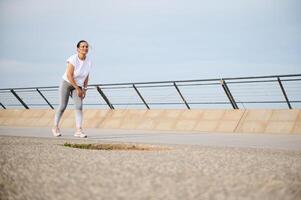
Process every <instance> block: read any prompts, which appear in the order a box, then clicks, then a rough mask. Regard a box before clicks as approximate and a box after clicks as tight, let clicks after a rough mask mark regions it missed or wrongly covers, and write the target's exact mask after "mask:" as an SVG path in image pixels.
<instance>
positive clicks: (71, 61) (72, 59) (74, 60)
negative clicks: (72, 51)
mask: <svg viewBox="0 0 301 200" xmlns="http://www.w3.org/2000/svg"><path fill="white" fill-rule="evenodd" d="M67 63H70V64H72V65H73V66H76V57H75V56H74V55H73V56H70V57H69V58H68V59H67Z"/></svg>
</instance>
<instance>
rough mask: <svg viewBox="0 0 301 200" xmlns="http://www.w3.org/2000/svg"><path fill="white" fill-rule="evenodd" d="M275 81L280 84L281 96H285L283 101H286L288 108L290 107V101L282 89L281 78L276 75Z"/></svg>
mask: <svg viewBox="0 0 301 200" xmlns="http://www.w3.org/2000/svg"><path fill="white" fill-rule="evenodd" d="M277 81H278V83H279V85H280V88H281V91H282V94H283V96H284V98H285V101H286V103H287V105H288V108H289V109H292V106H291V104H290V102H289V100H288V98H287V95H286V92H285V90H284V87H283V85H282V83H281V80H280V78H279V77H277Z"/></svg>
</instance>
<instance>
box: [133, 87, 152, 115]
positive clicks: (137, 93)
mask: <svg viewBox="0 0 301 200" xmlns="http://www.w3.org/2000/svg"><path fill="white" fill-rule="evenodd" d="M133 88H134V89H135V91H136V92H137V94H138V95H139V97H140V99H141V100H142V101H143V103H144V105H145V106H146V107H147V109H148V110H149V109H150V108H149V106H148V105H147V103H146V101H145V100H144V98H143V97H142V95H141V94H140V92H139V90H138V89H137V87H136V86H135V84H133Z"/></svg>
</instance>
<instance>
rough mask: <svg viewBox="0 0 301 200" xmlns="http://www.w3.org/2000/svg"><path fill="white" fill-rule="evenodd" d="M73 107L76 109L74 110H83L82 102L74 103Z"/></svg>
mask: <svg viewBox="0 0 301 200" xmlns="http://www.w3.org/2000/svg"><path fill="white" fill-rule="evenodd" d="M75 109H76V110H80V111H82V110H83V105H82V104H80V105H75Z"/></svg>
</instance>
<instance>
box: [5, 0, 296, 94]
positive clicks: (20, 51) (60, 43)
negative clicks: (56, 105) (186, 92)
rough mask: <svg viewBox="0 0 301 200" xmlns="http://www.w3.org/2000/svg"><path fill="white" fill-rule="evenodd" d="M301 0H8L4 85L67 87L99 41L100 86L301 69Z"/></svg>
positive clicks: (95, 53)
mask: <svg viewBox="0 0 301 200" xmlns="http://www.w3.org/2000/svg"><path fill="white" fill-rule="evenodd" d="M300 10H301V1H299V0H228V1H223V0H211V1H209V0H207V1H205V0H186V1H183V0H182V1H180V0H173V1H168V0H152V1H148V0H87V1H74V0H51V1H50V0H48V1H44V0H22V1H20V0H1V1H0V25H1V39H0V40H1V44H2V48H1V50H0V88H6V87H27V86H50V85H51V86H52V85H58V84H59V82H60V79H61V76H62V74H63V73H64V71H65V68H66V64H65V60H66V59H67V58H68V57H69V56H70V55H72V54H74V53H75V50H76V48H75V45H76V43H77V42H78V41H79V40H81V39H85V40H87V41H89V42H90V44H91V46H92V49H90V53H89V55H90V57H91V58H92V60H93V63H94V67H93V70H92V72H91V80H90V83H91V84H92V83H116V82H137V81H161V80H162V81H163V80H180V79H181V80H184V79H203V78H204V79H205V78H220V77H236V76H255V75H275V74H293V73H301V56H300V53H301V12H300Z"/></svg>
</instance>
